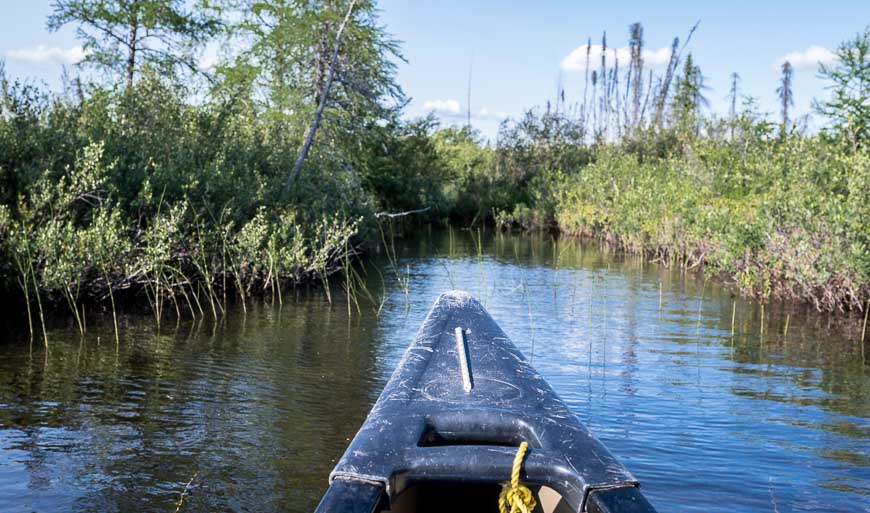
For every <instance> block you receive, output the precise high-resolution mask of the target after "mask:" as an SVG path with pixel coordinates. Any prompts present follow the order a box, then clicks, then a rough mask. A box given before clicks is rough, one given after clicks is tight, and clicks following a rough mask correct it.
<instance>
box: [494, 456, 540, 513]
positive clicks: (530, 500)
mask: <svg viewBox="0 0 870 513" xmlns="http://www.w3.org/2000/svg"><path fill="white" fill-rule="evenodd" d="M528 448H529V444H527V443H526V442H523V443H521V444H520V447H519V449H517V455H516V456H514V468H513V470H512V471H511V480H510V482H509V483H503V484H502V485H501V493H500V494H499V496H498V509H499V511H500V512H501V513H532V510H533V509H535V506H536V505H537V502H535V497H534V496H533V495H532V491H531V490H529V489H528V487H526V486H523V485H521V484H520V469H521V468H522V466H523V458H524V457H525V455H526V450H527V449H528ZM508 506H510V510H508Z"/></svg>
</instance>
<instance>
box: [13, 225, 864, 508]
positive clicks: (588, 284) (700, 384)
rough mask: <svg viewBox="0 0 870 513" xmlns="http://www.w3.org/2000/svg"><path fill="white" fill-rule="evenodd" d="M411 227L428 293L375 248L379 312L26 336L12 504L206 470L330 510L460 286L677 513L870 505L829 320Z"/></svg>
mask: <svg viewBox="0 0 870 513" xmlns="http://www.w3.org/2000/svg"><path fill="white" fill-rule="evenodd" d="M396 243H397V248H396V249H397V252H398V254H399V255H401V260H400V262H399V263H398V265H399V267H400V273H401V275H402V276H407V277H409V278H410V283H411V286H410V291H409V295H408V298H407V301H406V298H405V294H404V292H403V291H402V290H401V288H400V287H399V286H398V284H397V283H396V281H395V279H394V277H395V273H394V272H393V270H392V269H390V263H389V262H388V260H387V259H385V258H383V259H382V258H379V257H378V256H377V255H374V257H373V258H372V259H370V260H369V261H368V262H367V264H366V269H364V270H361V274H362V275H364V276H366V277H367V278H366V280H367V282H366V287H367V288H368V291H369V292H370V294H371V295H372V297H374V298H375V303H377V304H369V303H368V302H367V301H366V300H365V299H364V298H360V299H359V304H360V309H359V313H357V310H356V308H355V306H354V307H353V308H351V313H352V315H350V316H349V315H348V308H347V303H346V298H345V297H344V296H342V295H341V294H340V292H336V291H337V290H339V289H340V286H338V285H336V286H333V287H332V299H333V303H332V304H330V303H329V301H328V300H327V297H326V296H325V295H324V294H322V293H320V292H318V291H317V290H305V289H300V290H297V291H296V294H295V297H293V296H294V294H287V295H286V296H285V304H284V305H283V306H280V305H277V304H269V303H268V302H266V303H256V304H249V305H248V313H247V315H244V314H243V313H242V312H241V311H239V309H233V310H232V312H233V313H232V314H231V315H230V316H228V317H227V318H226V319H224V320H222V321H221V322H219V323H215V322H213V321H211V320H210V319H205V320H197V321H195V322H191V321H183V322H180V323H179V324H178V326H177V327H173V328H171V329H166V328H165V325H166V324H172V323H164V329H163V330H162V332H161V333H159V334H158V333H156V330H155V328H154V326H153V322H151V320H150V319H148V318H132V317H131V318H125V319H124V323H123V324H124V325H123V334H124V337H123V340H122V341H121V344H120V345H119V346H117V347H116V346H115V344H114V342H113V341H114V336H113V333H112V328H111V323H107V324H98V325H97V326H94V327H92V328H91V330H90V331H89V332H88V334H87V336H86V337H84V338H81V337H79V336H78V334H77V333H74V332H72V331H68V330H63V329H58V330H55V331H54V332H53V333H52V335H51V351H50V352H48V353H46V352H44V351H42V350H41V349H40V348H38V347H36V348H33V349H31V348H30V347H29V346H28V345H27V343H26V340H24V341H23V340H20V339H19V338H20V337H14V336H10V337H9V339H8V340H7V341H5V342H4V343H3V345H2V346H0V350H2V354H3V358H2V359H0V504H3V505H11V508H9V509H10V510H12V511H31V510H36V511H95V510H99V511H166V510H170V511H174V509H175V504H176V502H177V500H178V498H179V494H180V493H181V491H182V490H183V489H184V487H185V485H186V484H187V483H188V482H189V481H190V480H191V478H194V479H193V481H192V484H191V490H190V495H189V496H188V497H187V499H186V500H185V506H184V508H185V509H186V510H189V511H215V510H220V511H249V510H258V511H299V512H302V511H310V510H311V509H313V507H314V506H315V505H316V503H317V501H318V500H319V497H320V495H321V494H322V492H323V489H324V487H325V484H326V476H327V474H328V473H329V470H330V469H331V468H332V466H333V465H334V462H335V459H336V458H337V457H338V456H339V455H340V454H341V452H342V451H343V450H344V447H345V445H346V444H347V442H348V440H349V438H350V437H352V436H353V434H354V433H355V432H356V429H357V427H358V426H359V424H360V422H361V421H362V419H363V418H364V416H365V414H366V412H367V411H368V408H369V407H370V405H371V404H372V402H373V401H374V400H375V398H376V397H377V394H378V393H379V392H380V389H381V387H382V385H383V383H384V382H385V381H386V379H387V378H388V376H389V374H390V373H391V372H392V369H393V368H394V366H395V364H396V363H397V361H398V359H399V358H400V356H401V353H402V351H403V350H404V348H405V347H407V344H408V343H409V341H410V340H411V338H412V337H413V335H414V333H415V332H416V330H417V328H418V327H419V324H420V322H421V321H422V319H423V316H424V315H425V313H426V311H427V309H428V307H429V306H430V305H431V303H432V301H433V300H434V298H435V297H436V296H437V295H438V294H439V293H441V292H443V291H444V290H446V289H450V288H462V289H466V290H469V291H471V292H473V293H475V294H476V295H478V297H480V298H481V299H482V301H483V302H484V303H485V304H486V306H487V308H488V309H489V310H490V312H491V313H492V314H493V316H494V317H495V318H496V320H498V321H499V322H500V324H501V325H502V327H503V328H504V330H505V331H506V332H507V333H508V335H510V336H511V338H512V339H513V340H514V342H515V343H516V344H517V345H518V346H519V347H520V348H521V349H522V350H523V351H524V352H525V353H526V354H527V355H528V356H530V357H531V358H533V361H534V364H535V366H536V367H537V368H538V369H539V370H540V371H541V372H542V373H543V374H544V375H545V377H547V379H548V380H549V381H550V383H551V384H552V385H553V387H554V388H555V389H556V390H557V391H558V392H559V393H560V394H561V395H562V396H563V398H565V400H566V401H567V402H568V403H569V404H570V406H571V407H572V408H573V410H574V411H575V412H576V413H577V414H578V415H579V416H580V417H581V418H582V419H583V420H584V422H586V423H587V424H588V425H589V426H590V427H591V428H592V429H593V431H595V432H596V433H597V434H598V435H599V436H600V437H601V438H602V439H603V440H604V441H605V443H606V444H607V445H608V446H609V447H610V448H611V450H613V451H614V452H615V453H616V454H617V455H619V456H620V458H621V459H622V460H623V461H624V463H625V464H626V465H627V466H628V467H629V468H630V469H631V470H632V471H633V472H634V473H635V474H636V475H637V476H638V477H639V478H640V479H641V481H642V482H643V483H644V487H645V490H646V491H647V493H648V494H649V495H650V497H651V498H652V500H653V501H654V502H655V503H656V504H657V506H659V508H660V509H661V510H662V511H669V510H675V511H705V512H713V511H759V510H771V511H772V510H774V509H776V510H777V511H780V512H785V511H804V510H827V511H854V510H855V509H859V510H860V509H861V508H862V507H863V508H864V510H868V509H870V507H868V506H867V504H868V496H870V478H868V475H870V474H868V472H870V461H868V459H870V456H868V446H870V423H868V418H870V400H868V397H870V378H868V377H867V374H866V370H865V369H866V367H865V366H864V365H862V362H861V352H860V346H858V345H857V344H856V343H855V342H849V341H847V340H845V339H841V338H837V337H834V336H829V335H827V334H826V329H825V328H826V326H825V322H826V321H825V320H824V319H821V318H819V317H815V316H812V315H809V314H808V313H806V312H797V311H786V310H782V311H781V310H779V309H776V308H771V307H768V311H767V312H764V314H762V312H761V309H760V308H759V306H758V305H755V304H751V303H747V302H743V301H739V300H737V301H735V300H734V299H733V298H732V297H731V295H730V294H729V293H728V291H727V290H724V289H721V288H719V287H717V286H715V285H714V284H712V283H710V282H707V283H706V284H705V283H704V281H703V280H702V279H698V278H696V277H693V276H688V275H685V274H681V273H679V272H676V271H673V272H672V271H671V270H668V269H665V268H662V267H659V266H656V265H651V264H649V263H645V262H643V261H642V260H640V259H637V258H619V257H616V256H614V255H612V254H609V253H607V252H605V251H602V250H600V249H598V248H595V247H591V246H588V245H587V246H584V245H581V244H577V243H576V242H574V241H570V240H555V239H553V238H551V237H548V236H546V235H534V236H508V235H503V234H498V235H494V234H491V233H484V232H480V233H478V232H476V231H475V232H468V231H462V230H456V229H452V230H444V231H437V230H436V231H432V233H431V234H429V235H426V236H420V237H416V238H413V239H402V240H399V239H397V241H396ZM375 269H377V271H375ZM381 276H383V281H382V280H381ZM381 299H383V300H384V303H383V308H382V309H381V310H380V312H378V307H379V303H380V300H381ZM762 315H763V317H762ZM732 317H733V319H734V322H733V326H732ZM786 319H787V320H786ZM762 322H763V324H762ZM786 323H787V324H788V329H787V330H786V328H785V326H786ZM92 324H93V323H92ZM762 326H763V328H762ZM732 332H733V335H732ZM107 341H112V342H107ZM856 505H857V506H858V507H857V508H856ZM862 505H864V506H862ZM0 509H3V510H4V511H5V510H6V508H5V507H4V508H0Z"/></svg>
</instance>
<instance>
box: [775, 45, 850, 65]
mask: <svg viewBox="0 0 870 513" xmlns="http://www.w3.org/2000/svg"><path fill="white" fill-rule="evenodd" d="M785 61H788V62H790V63H791V65H792V67H793V68H794V69H796V70H812V71H815V70H817V69H818V68H819V64H824V65H826V66H829V65H831V64H833V63H835V62H837V56H836V54H834V52H832V51H830V50H828V49H827V48H823V47H821V46H810V47H809V48H807V49H806V50H804V51H802V52H790V53H787V54H785V55H783V56H782V57H780V58H779V59H777V60H776V62H775V63H773V69H774V70H776V71H779V70H780V69H781V68H782V64H783V63H784V62H785Z"/></svg>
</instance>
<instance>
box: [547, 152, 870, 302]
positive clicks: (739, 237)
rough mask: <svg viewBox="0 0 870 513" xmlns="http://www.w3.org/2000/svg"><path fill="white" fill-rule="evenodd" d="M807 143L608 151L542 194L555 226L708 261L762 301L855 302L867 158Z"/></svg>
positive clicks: (866, 214) (860, 288) (865, 232)
mask: <svg viewBox="0 0 870 513" xmlns="http://www.w3.org/2000/svg"><path fill="white" fill-rule="evenodd" d="M841 150H842V149H841V148H839V147H836V146H832V145H831V144H829V143H826V142H824V141H822V140H820V139H819V138H816V137H798V136H788V137H786V138H784V139H774V140H767V141H763V140H759V141H757V142H755V143H753V144H750V145H741V144H737V143H736V142H734V141H728V140H715V139H699V140H697V141H694V142H693V143H692V144H691V145H690V146H688V147H687V148H686V149H685V151H684V152H683V153H682V154H680V155H674V156H671V157H667V158H662V159H653V160H647V161H645V162H642V163H641V162H638V159H637V158H636V156H634V155H632V154H630V153H626V152H622V151H621V150H620V149H619V148H617V147H614V148H609V149H606V150H602V151H599V152H598V155H597V159H596V161H595V162H594V163H593V164H591V165H589V166H587V167H585V168H583V169H581V170H579V171H578V172H576V173H573V174H571V175H565V174H561V175H559V177H560V178H559V180H558V182H556V183H551V184H550V185H549V186H548V187H549V188H550V189H552V190H553V191H555V192H554V196H555V197H556V202H557V207H556V212H555V219H556V222H557V223H558V225H559V227H560V228H561V229H562V230H564V231H566V232H570V233H582V234H601V235H604V236H606V237H608V238H610V239H611V240H614V241H616V242H618V243H619V244H621V245H623V246H624V247H626V248H628V249H629V250H635V251H644V252H647V253H651V254H654V255H656V256H657V257H659V258H662V259H663V260H666V261H672V262H678V263H680V264H681V265H687V266H700V265H702V264H703V265H706V267H707V270H708V272H714V273H722V274H723V275H725V276H727V277H730V278H731V279H732V280H733V281H734V283H735V284H736V285H737V286H738V287H739V288H740V289H741V290H742V291H744V292H746V293H748V294H751V295H754V296H757V297H759V298H762V299H767V298H771V297H776V298H791V299H800V300H805V301H809V302H812V303H814V304H815V305H816V306H817V307H818V308H820V309H828V310H830V309H834V308H838V307H841V308H842V307H852V308H854V307H859V306H861V302H862V298H866V297H867V295H868V293H870V250H868V247H870V207H868V203H870V202H868V201H867V198H870V157H868V155H867V153H866V152H865V153H856V154H850V153H848V152H845V151H841Z"/></svg>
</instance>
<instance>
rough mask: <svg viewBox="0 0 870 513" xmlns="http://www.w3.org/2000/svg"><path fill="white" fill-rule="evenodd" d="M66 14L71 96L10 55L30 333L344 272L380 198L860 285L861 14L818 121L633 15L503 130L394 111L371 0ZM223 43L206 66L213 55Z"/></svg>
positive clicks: (865, 229) (854, 288)
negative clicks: (715, 69) (668, 41)
mask: <svg viewBox="0 0 870 513" xmlns="http://www.w3.org/2000/svg"><path fill="white" fill-rule="evenodd" d="M194 4H195V5H194ZM54 9H55V12H54V13H53V14H52V16H51V18H50V20H49V27H50V28H52V29H57V28H59V27H61V26H64V25H67V24H72V25H74V26H75V27H76V28H77V29H78V30H79V32H78V33H79V35H80V37H81V38H82V40H83V42H84V44H85V52H86V53H85V55H86V58H85V60H84V61H83V62H82V65H81V66H79V67H77V68H76V72H77V73H78V75H77V76H76V77H75V78H69V77H67V78H66V79H65V87H64V89H63V91H62V92H60V93H52V92H49V91H47V90H46V88H44V87H41V86H39V85H36V84H33V83H31V82H28V81H21V80H15V79H13V78H10V77H8V76H7V75H6V74H5V73H4V72H3V68H2V63H0V200H2V201H0V278H2V286H3V287H4V288H5V290H4V292H5V293H6V295H7V297H12V298H19V299H20V301H21V303H23V305H25V307H26V308H24V309H23V310H25V311H26V313H27V318H28V321H29V323H30V326H31V333H32V334H33V333H36V332H38V330H37V329H36V326H37V325H38V324H39V323H40V322H43V321H42V320H43V319H44V315H45V312H46V310H48V309H49V308H57V307H62V308H67V309H68V310H69V311H70V313H71V315H72V317H73V318H74V319H75V322H76V323H77V325H78V326H79V328H80V329H81V330H84V329H85V328H86V322H87V320H86V317H87V310H86V309H87V307H88V305H90V306H94V305H99V306H100V307H101V308H105V309H109V308H111V311H112V312H113V313H114V311H115V307H116V304H117V302H120V301H130V300H133V299H144V300H146V301H147V304H149V305H150V307H151V309H152V311H153V313H154V315H155V318H156V319H157V322H158V323H159V322H160V321H161V319H163V318H164V317H165V316H166V315H167V314H170V315H171V314H175V315H177V316H181V315H191V316H194V317H197V316H211V317H214V318H218V317H220V316H221V315H222V313H223V310H224V309H225V308H226V304H227V301H228V298H234V299H240V300H241V303H242V305H244V304H245V300H246V298H248V297H249V296H251V295H254V294H269V295H271V296H272V297H277V300H279V301H280V300H281V290H282V288H284V287H286V286H288V285H294V284H298V283H301V282H303V281H306V280H312V279H314V280H323V279H324V277H325V276H326V275H328V274H329V273H331V272H333V271H340V270H344V272H345V275H347V276H351V275H352V274H353V271H349V270H348V269H349V264H348V259H349V257H350V256H351V255H353V254H355V253H356V249H357V248H358V247H359V246H360V245H361V244H364V243H366V242H371V243H375V244H377V243H379V242H382V243H384V244H385V245H387V237H386V236H385V231H384V230H385V228H384V225H382V224H381V223H378V221H377V219H376V217H375V215H374V214H375V212H377V211H387V212H406V211H421V212H423V215H420V216H417V218H425V217H426V216H428V219H429V220H430V221H441V220H447V219H451V220H452V221H454V222H461V223H463V224H465V225H469V224H470V225H480V224H483V223H494V224H495V225H497V226H499V227H501V228H509V227H523V228H527V229H533V228H546V229H557V230H560V231H562V232H565V233H569V234H581V235H588V236H596V237H602V238H604V239H605V240H607V241H609V242H611V243H613V244H616V245H618V246H619V247H622V248H625V249H627V250H630V251H636V252H642V253H644V254H646V255H648V256H650V257H652V258H654V259H656V260H659V261H662V262H665V263H667V264H676V265H681V266H684V267H685V268H687V269H695V268H698V269H700V268H705V269H706V270H707V271H708V273H710V274H716V275H720V276H721V277H722V278H724V279H725V280H729V281H732V282H733V283H734V284H735V285H736V286H737V287H738V288H739V289H740V290H741V291H742V292H744V293H746V294H749V295H752V296H755V297H757V298H760V299H762V300H767V299H769V298H785V299H797V300H801V301H808V302H810V303H812V304H814V305H815V306H816V307H817V308H818V309H820V310H835V309H858V310H861V309H863V308H865V304H866V302H867V299H868V297H870V249H868V247H870V206H868V205H870V201H868V196H870V155H868V144H870V128H868V127H870V93H868V84H870V64H868V42H870V32H866V31H865V32H864V33H862V34H858V35H856V36H855V37H854V38H853V39H851V40H849V41H847V42H845V43H844V44H843V45H842V46H841V47H840V49H839V50H838V57H839V60H838V61H837V63H836V64H834V65H832V66H829V67H823V68H822V69H821V70H820V73H821V74H822V75H823V76H824V77H826V78H827V79H828V80H829V82H830V85H831V88H832V89H831V91H832V95H831V97H830V99H827V100H819V101H818V102H817V104H816V109H817V110H818V112H819V114H820V115H821V116H823V117H824V118H825V119H827V120H828V122H827V124H826V125H825V128H824V129H823V130H821V131H819V132H818V133H810V132H808V131H807V129H806V122H805V120H802V119H795V117H794V116H793V115H792V114H791V111H790V110H789V109H790V107H791V105H792V103H793V93H792V91H791V67H790V66H785V65H784V66H783V78H782V80H781V83H780V89H779V90H778V92H777V93H778V95H779V98H780V99H781V103H782V107H783V110H782V113H781V116H779V117H777V118H775V119H776V120H777V121H772V120H771V118H770V116H769V115H768V114H766V113H762V112H760V111H759V109H758V107H757V103H756V101H755V100H754V99H753V98H750V97H743V96H741V95H740V92H739V77H738V76H737V75H736V74H735V75H734V76H733V80H732V91H731V98H730V102H731V105H732V108H731V112H730V115H729V116H727V117H725V118H719V117H716V116H713V115H708V114H705V113H706V110H705V108H704V107H705V104H706V99H705V94H707V88H706V86H705V85H704V78H703V74H702V73H701V70H700V68H699V67H698V66H697V65H696V64H695V63H694V61H693V59H692V56H691V54H690V53H688V52H687V45H686V43H688V39H690V38H691V34H692V32H694V29H693V30H692V32H690V34H689V37H688V38H687V41H686V42H684V43H682V44H681V42H680V41H679V40H678V39H675V40H674V42H673V46H672V54H671V60H670V62H669V63H668V65H667V67H666V69H665V71H664V74H663V75H662V76H660V77H658V76H655V75H654V74H653V72H652V71H650V70H648V69H646V68H645V67H644V63H643V58H642V56H643V28H642V26H641V25H640V24H635V25H633V26H632V27H630V41H629V48H630V55H631V59H630V62H628V63H618V61H617V62H612V63H611V62H610V61H609V60H608V59H609V58H610V54H608V53H607V50H606V45H607V43H606V39H605V40H602V45H601V46H602V47H603V48H604V49H605V50H604V51H602V52H601V55H600V58H601V61H600V66H599V63H593V62H590V58H591V52H587V62H586V67H585V69H586V76H585V88H584V90H583V92H582V98H583V99H582V103H580V104H578V105H567V104H566V102H565V101H564V94H563V93H562V92H560V94H559V98H558V99H557V100H556V101H555V102H553V103H548V104H547V106H546V107H545V108H541V109H531V110H529V111H528V112H526V113H525V114H523V115H522V116H520V117H519V118H518V119H515V120H512V121H506V122H505V123H503V125H502V126H501V128H500V130H499V134H498V138H497V141H496V142H495V143H489V142H487V141H484V140H483V139H482V138H481V137H480V135H479V134H478V133H477V132H475V131H474V130H473V129H472V128H471V127H470V126H466V127H440V126H439V125H438V123H437V121H436V120H435V119H434V118H432V117H429V118H423V119H416V120H407V119H404V118H403V117H402V113H403V110H402V109H403V106H404V104H405V101H406V99H405V97H404V95H403V93H402V91H401V89H400V88H399V87H398V85H397V83H396V80H395V63H396V61H397V60H400V59H401V58H402V57H401V55H400V53H399V43H398V42H396V41H395V40H393V39H392V38H391V36H390V35H389V34H388V33H387V32H386V31H385V29H383V28H382V27H381V26H380V25H379V24H378V20H377V16H376V13H377V11H376V8H375V6H374V4H373V2H371V1H370V0H353V1H350V2H340V1H324V2H308V1H304V2H303V1H298V0H268V1H261V2H255V3H248V2H234V1H225V2H213V1H209V2H194V3H190V2H182V1H178V0H140V1H137V2H96V1H93V0H64V1H59V2H56V3H55V4H54ZM209 42H217V43H218V44H220V45H221V46H222V47H223V48H225V53H223V54H221V56H220V59H218V61H217V63H216V64H208V63H204V62H203V61H202V60H201V59H200V57H201V55H202V51H203V48H204V46H205V45H206V44H207V43H209ZM590 43H591V41H590ZM587 48H591V45H590V46H588V47H587ZM616 56H617V53H616V52H615V51H614V52H613V57H614V59H615V58H616ZM620 65H621V66H622V67H621V68H620ZM621 70H622V71H621ZM389 230H390V231H389V237H390V238H392V237H393V232H392V226H389ZM387 251H388V252H389V249H388V250H387ZM394 267H396V266H395V265H394ZM395 271H396V272H395V274H396V277H395V279H396V280H397V281H399V283H400V284H402V287H403V290H405V292H406V294H407V288H408V284H407V282H404V281H403V280H405V279H406V278H404V277H403V274H402V271H401V270H400V269H398V268H397V269H395ZM354 287H355V285H354V282H353V280H352V279H350V278H349V279H348V281H347V283H346V284H345V288H346V289H347V290H348V291H350V290H351V289H352V288H354ZM350 304H351V303H350V299H349V300H348V308H350ZM381 304H383V302H381ZM116 326H117V321H116ZM42 331H43V333H44V329H43V330H42ZM116 332H117V329H116Z"/></svg>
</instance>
